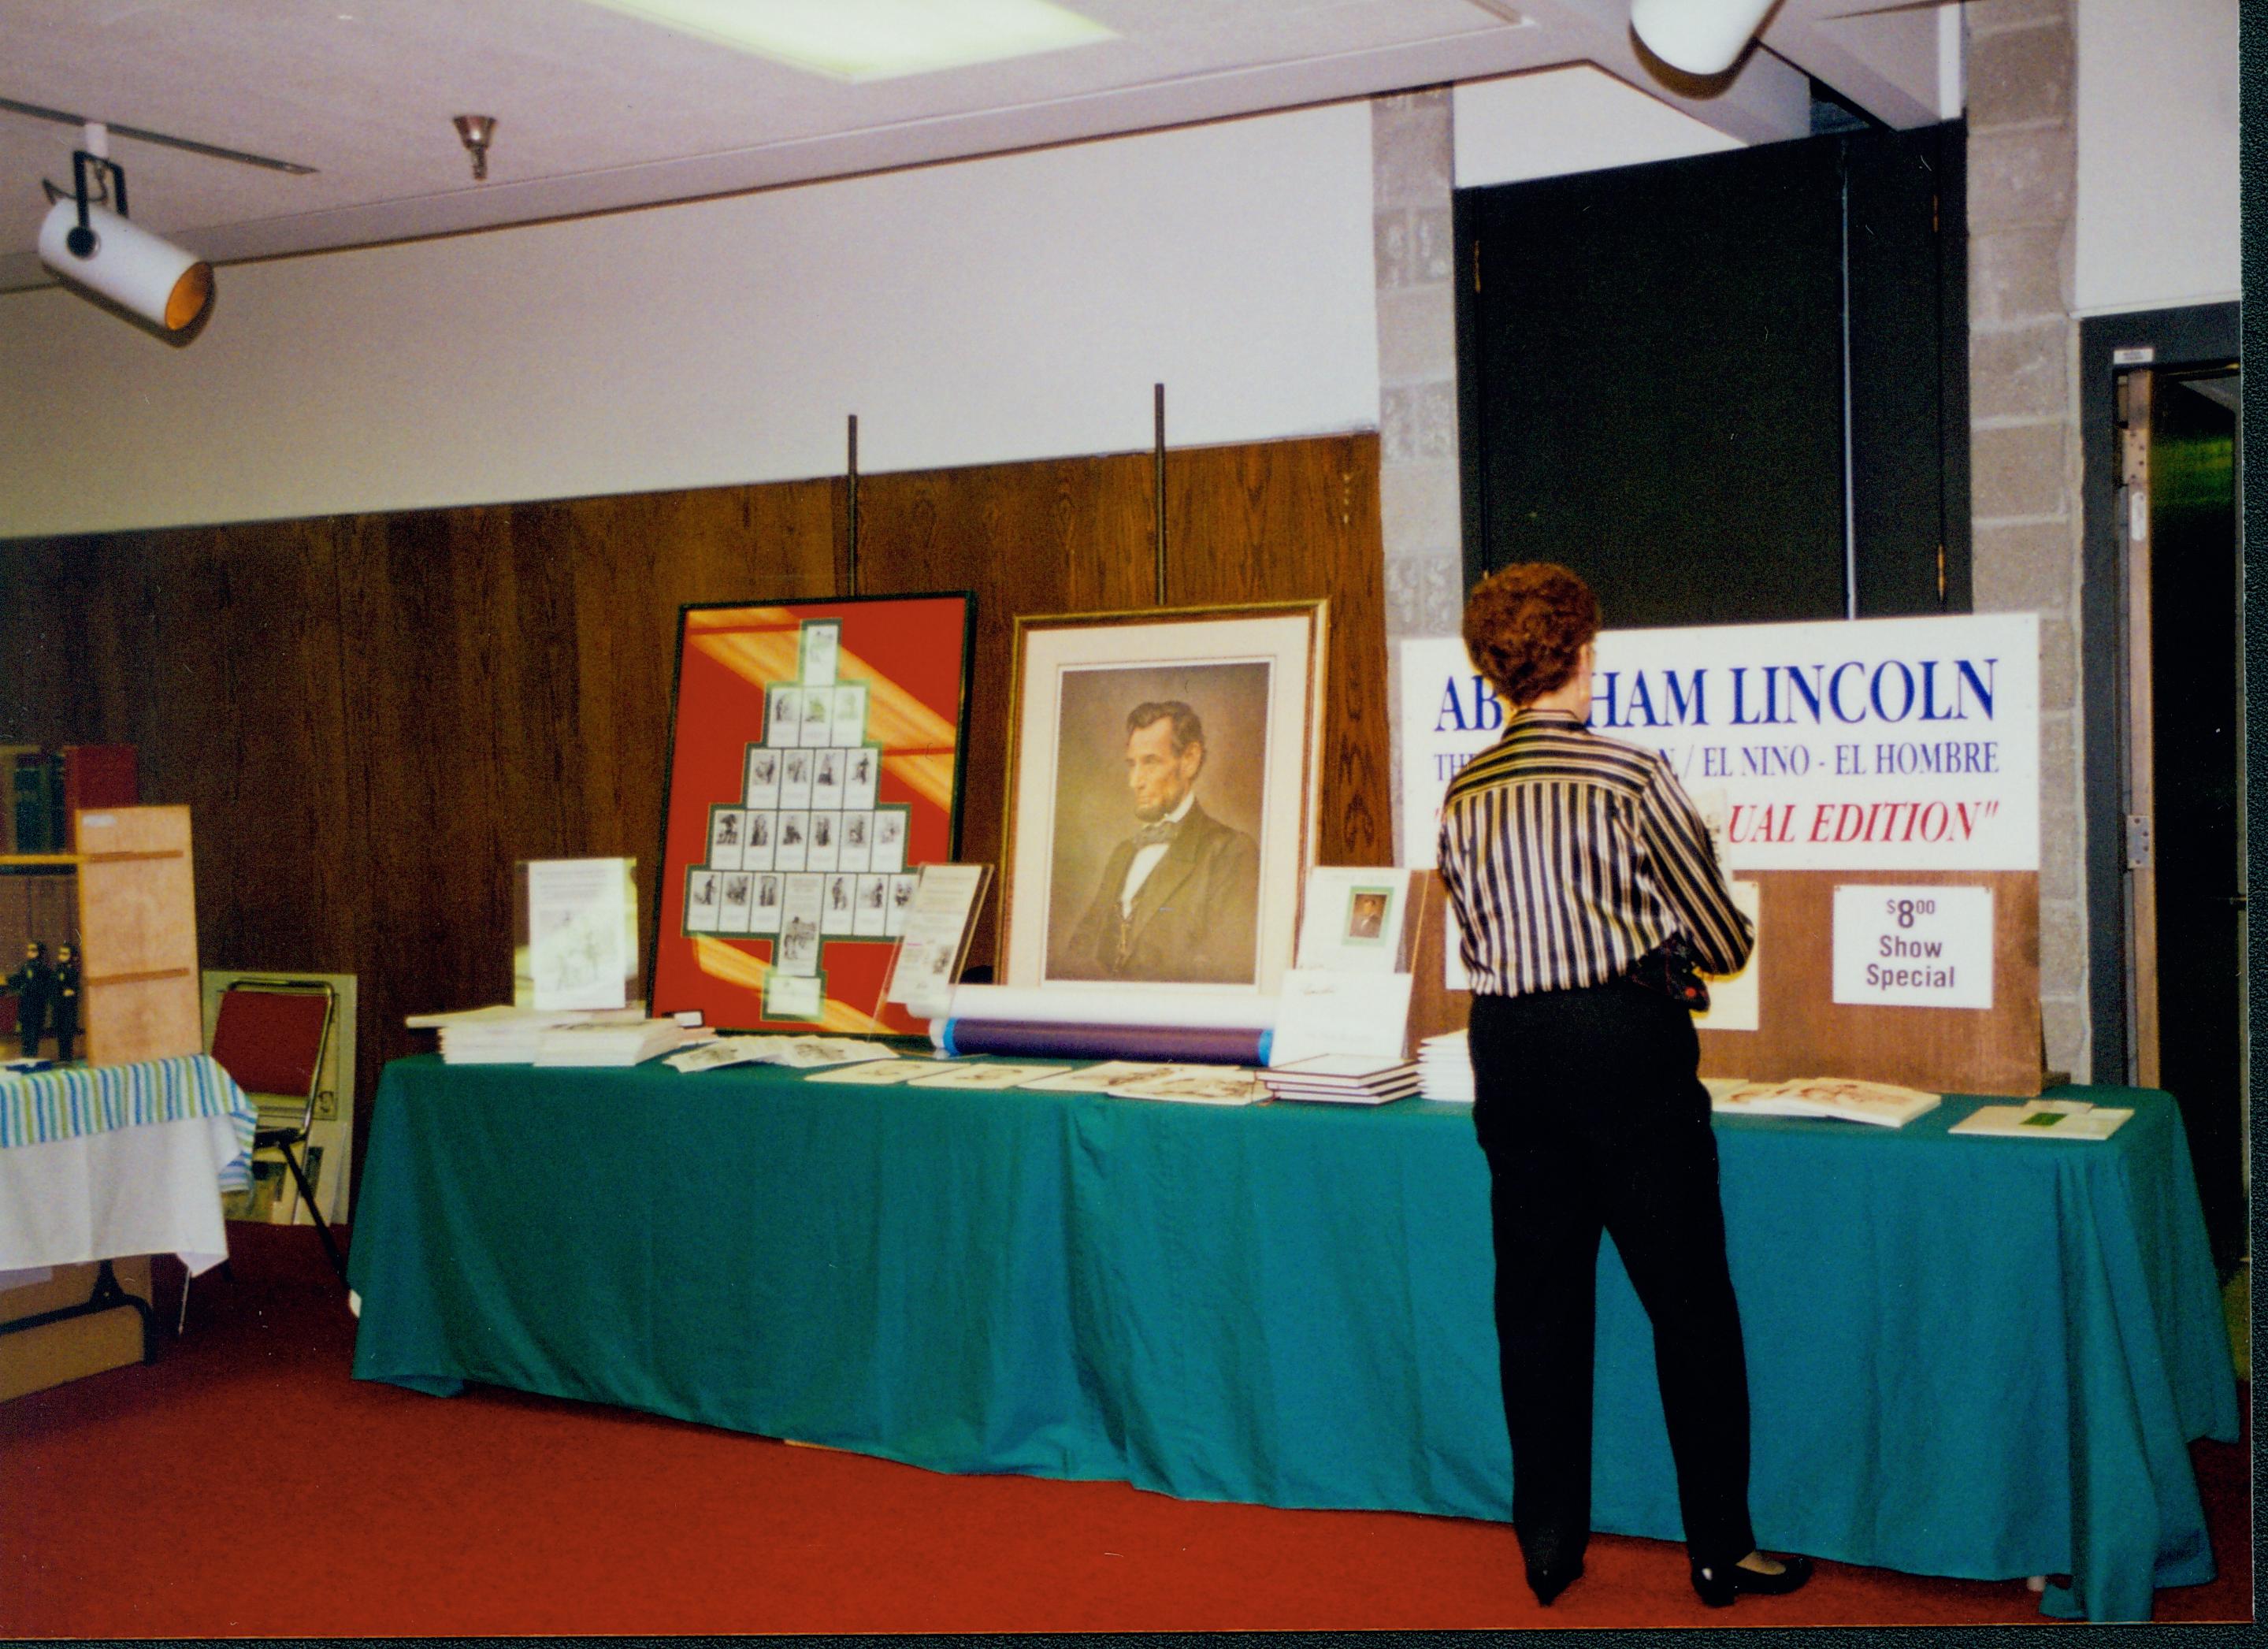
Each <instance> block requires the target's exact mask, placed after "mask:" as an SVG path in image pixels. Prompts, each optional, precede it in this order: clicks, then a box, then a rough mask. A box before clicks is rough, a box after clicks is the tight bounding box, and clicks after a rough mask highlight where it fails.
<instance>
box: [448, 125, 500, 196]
mask: <svg viewBox="0 0 2268 1649" xmlns="http://www.w3.org/2000/svg"><path fill="white" fill-rule="evenodd" d="M457 136H459V137H460V138H462V139H463V140H464V144H465V147H466V148H467V149H468V150H470V151H472V156H473V181H474V182H475V183H479V182H481V181H482V180H485V179H486V178H487V177H488V175H489V140H490V138H492V137H494V136H496V116H495V115H493V114H460V115H458V116H457Z"/></svg>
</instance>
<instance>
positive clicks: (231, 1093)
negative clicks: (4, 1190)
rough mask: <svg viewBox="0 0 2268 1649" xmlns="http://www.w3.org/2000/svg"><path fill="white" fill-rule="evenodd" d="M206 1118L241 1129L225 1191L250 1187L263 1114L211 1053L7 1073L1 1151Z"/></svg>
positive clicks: (0, 1092) (2, 1078) (0, 1090)
mask: <svg viewBox="0 0 2268 1649" xmlns="http://www.w3.org/2000/svg"><path fill="white" fill-rule="evenodd" d="M198 1116H225V1117H227V1118H228V1119H229V1121H230V1122H231V1123H232V1124H233V1125H234V1127H235V1130H236V1139H237V1153H236V1155H235V1156H234V1157H232V1158H231V1159H230V1160H229V1162H228V1164H227V1166H226V1167H223V1168H222V1169H221V1171H220V1189H222V1190H223V1191H241V1190H245V1189H249V1187H250V1186H251V1183H252V1136H253V1133H254V1130H256V1129H257V1128H258V1127H259V1126H260V1113H259V1111H258V1110H257V1109H255V1108H254V1106H253V1103H252V1101H251V1100H250V1099H249V1098H248V1097H247V1095H246V1094H245V1092H244V1090H243V1089H242V1088H239V1086H236V1079H235V1078H233V1077H232V1076H230V1075H229V1074H228V1072H227V1071H224V1070H222V1069H221V1067H220V1066H219V1065H218V1064H217V1063H215V1061H214V1060H213V1057H212V1056H210V1054H182V1055H179V1056H176V1057H174V1058H171V1059H150V1060H144V1061H142V1062H141V1063H139V1064H130V1065H66V1066H63V1067H62V1068H61V1069H58V1070H54V1071H30V1072H28V1073H24V1074H19V1075H0V1149H5V1148H6V1147H8V1146H11V1145H45V1144H47V1143H48V1141H50V1140H55V1139H71V1138H75V1137H78V1136H80V1135H83V1134H99V1133H106V1132H107V1131H109V1130H112V1129H114V1128H136V1127H139V1126H141V1125H142V1124H144V1123H179V1122H186V1121H188V1120H189V1119H190V1118H192V1117H198Z"/></svg>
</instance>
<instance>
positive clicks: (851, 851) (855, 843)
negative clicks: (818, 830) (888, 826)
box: [835, 813, 874, 871]
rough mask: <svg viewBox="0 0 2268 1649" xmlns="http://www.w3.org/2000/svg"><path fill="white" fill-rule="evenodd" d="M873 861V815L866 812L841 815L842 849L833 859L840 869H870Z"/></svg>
mask: <svg viewBox="0 0 2268 1649" xmlns="http://www.w3.org/2000/svg"><path fill="white" fill-rule="evenodd" d="M873 863H874V815H873V814H872V813H844V814H843V850H842V852H841V854H840V855H839V856H838V857H837V858H836V861H835V868H836V869H837V870H842V871H864V870H872V869H873Z"/></svg>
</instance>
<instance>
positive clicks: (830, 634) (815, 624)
mask: <svg viewBox="0 0 2268 1649" xmlns="http://www.w3.org/2000/svg"><path fill="white" fill-rule="evenodd" d="M797 642H798V644H799V645H798V652H799V654H800V657H799V659H797V672H796V673H797V674H798V675H799V676H800V677H801V678H802V681H803V684H804V685H805V686H806V687H832V686H834V685H835V671H836V659H838V658H839V657H840V656H841V654H842V652H843V622H842V621H841V620H840V619H832V618H807V619H806V620H804V621H803V626H802V629H801V630H800V631H799V634H798V636H797Z"/></svg>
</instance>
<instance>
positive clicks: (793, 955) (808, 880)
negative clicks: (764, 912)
mask: <svg viewBox="0 0 2268 1649" xmlns="http://www.w3.org/2000/svg"><path fill="white" fill-rule="evenodd" d="M826 897H827V878H825V877H824V876H784V877H782V878H781V879H780V939H779V944H778V945H777V946H775V947H774V948H773V952H772V971H773V972H774V973H790V974H816V973H817V972H818V971H819V912H820V906H821V903H822V902H824V901H825V900H826Z"/></svg>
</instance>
